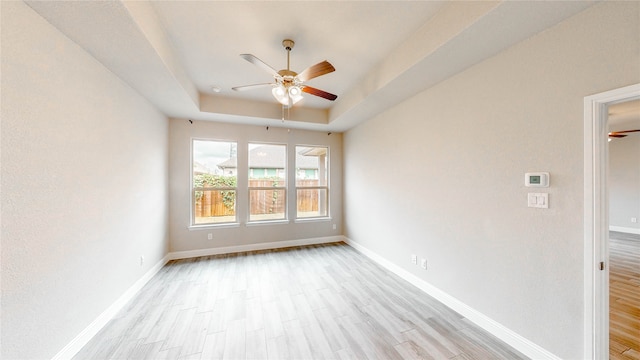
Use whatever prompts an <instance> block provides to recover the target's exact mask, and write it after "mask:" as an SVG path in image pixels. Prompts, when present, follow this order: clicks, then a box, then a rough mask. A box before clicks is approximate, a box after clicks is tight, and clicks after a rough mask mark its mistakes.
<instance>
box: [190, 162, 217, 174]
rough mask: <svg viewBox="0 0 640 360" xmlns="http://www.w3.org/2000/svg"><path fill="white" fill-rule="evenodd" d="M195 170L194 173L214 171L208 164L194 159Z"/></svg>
mask: <svg viewBox="0 0 640 360" xmlns="http://www.w3.org/2000/svg"><path fill="white" fill-rule="evenodd" d="M193 172H194V174H211V173H213V171H211V169H209V168H208V167H207V166H205V165H203V164H201V163H199V162H197V161H194V162H193Z"/></svg>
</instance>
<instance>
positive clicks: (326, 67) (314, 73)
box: [297, 60, 336, 82]
mask: <svg viewBox="0 0 640 360" xmlns="http://www.w3.org/2000/svg"><path fill="white" fill-rule="evenodd" d="M334 71H336V68H334V67H333V65H331V64H330V63H329V62H328V61H326V60H325V61H323V62H319V63H317V64H315V65H313V66H309V67H308V68H306V69H304V70H303V71H302V72H301V73H300V74H298V76H297V78H298V80H300V81H302V82H304V81H308V80H311V79H313V78H316V77H318V76H322V75H324V74H328V73H330V72H334Z"/></svg>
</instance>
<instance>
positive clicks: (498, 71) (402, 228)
mask: <svg viewBox="0 0 640 360" xmlns="http://www.w3.org/2000/svg"><path fill="white" fill-rule="evenodd" d="M639 17H640V3H638V2H608V3H602V4H598V5H596V6H594V7H592V8H590V9H588V10H586V11H584V12H582V13H580V14H578V15H576V16H574V17H572V18H570V19H568V20H566V21H564V22H563V23H560V24H559V25H557V26H555V27H553V28H551V29H548V30H546V31H544V32H542V33H540V34H538V35H536V36H534V37H532V38H530V39H528V40H526V41H524V42H522V43H520V44H517V45H515V46H513V47H512V48H510V49H508V50H506V51H504V52H502V53H500V54H498V55H496V56H495V57H493V58H490V59H488V60H486V61H484V62H482V63H480V64H477V65H475V66H474V67H472V68H470V69H468V70H466V71H464V72H462V73H460V74H458V75H456V76H454V77H452V78H450V79H448V80H446V81H444V82H442V83H440V84H438V85H437V86H435V87H433V88H431V89H429V90H427V91H424V92H422V93H420V94H417V95H416V96H415V97H413V98H410V99H408V100H406V101H405V102H403V103H401V104H399V105H397V106H395V107H394V108H392V109H390V110H389V111H386V112H385V113H382V114H379V115H378V116H376V117H375V118H372V119H370V120H369V121H368V122H366V123H364V124H362V125H360V126H359V127H357V128H355V129H352V130H350V131H348V132H347V133H345V135H344V162H345V164H344V194H345V195H344V211H345V217H344V221H345V235H346V236H347V237H348V238H349V239H351V240H353V241H355V242H356V243H358V244H360V245H363V246H364V247H366V248H368V249H370V250H372V251H374V252H376V253H377V254H379V255H381V256H383V257H384V258H386V259H387V260H389V261H391V262H393V263H395V264H397V265H398V266H400V267H402V268H404V269H406V270H407V271H410V272H412V273H414V274H415V275H417V276H419V277H420V278H422V279H424V280H425V281H427V282H429V283H431V284H432V285H434V286H435V287H437V288H439V289H441V290H443V291H444V292H446V293H448V294H449V295H451V296H453V297H455V298H457V299H458V300H460V301H462V302H463V303H465V304H467V305H469V306H470V307H472V308H474V309H475V310H477V311H479V312H481V313H483V314H485V315H487V316H489V317H490V318H492V319H494V320H495V321H497V322H499V323H501V324H502V325H504V326H506V327H507V328H509V329H511V330H512V331H514V332H516V333H518V334H520V335H521V336H523V337H524V338H526V339H528V340H530V341H532V342H533V343H535V344H537V345H539V346H541V347H543V348H544V349H546V350H547V351H549V352H551V353H553V354H556V355H557V356H559V357H560V358H564V359H582V351H583V347H582V343H583V296H584V294H583V279H584V277H583V269H584V266H583V233H582V231H583V219H582V214H583V180H582V179H583V153H582V152H583V98H584V97H585V96H588V95H591V94H594V93H599V92H602V91H606V90H610V89H613V88H617V87H622V86H626V85H630V84H633V83H637V82H639V81H640V65H639V64H640V37H638V29H639V28H640V18H639ZM380 169H389V171H380ZM531 171H548V172H549V173H550V174H551V186H550V187H549V188H548V189H542V190H540V189H537V190H535V191H532V190H531V189H529V188H525V187H524V174H525V172H531ZM529 191H532V192H538V191H544V192H548V193H549V194H550V195H549V196H550V208H549V209H534V208H528V207H527V206H526V204H527V192H529ZM412 253H414V254H418V256H420V257H426V258H427V259H428V264H429V270H428V271H424V270H421V269H419V267H417V266H414V265H411V263H410V254H412Z"/></svg>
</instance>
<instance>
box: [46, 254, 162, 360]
mask: <svg viewBox="0 0 640 360" xmlns="http://www.w3.org/2000/svg"><path fill="white" fill-rule="evenodd" d="M168 261H169V258H168V256H166V255H165V257H164V258H162V259H161V260H160V261H158V262H157V263H156V264H155V265H154V266H153V267H152V268H151V269H149V271H147V272H146V273H145V274H144V275H143V276H142V277H141V278H140V279H138V281H136V282H135V283H134V284H133V285H132V286H131V287H130V288H129V289H127V291H125V292H124V294H122V295H121V296H120V297H119V298H118V299H117V300H116V301H115V302H114V303H113V304H111V305H110V306H109V307H108V308H107V309H106V310H105V311H103V312H102V314H100V315H99V316H98V317H97V318H96V319H95V320H93V322H92V323H91V324H89V326H87V327H86V328H85V329H84V330H82V332H80V334H78V335H77V336H76V337H75V338H74V339H73V340H71V342H70V343H68V344H67V346H65V347H64V348H62V350H60V351H59V352H58V353H57V354H56V355H55V356H54V357H53V358H52V359H53V360H66V359H71V358H73V357H74V356H75V355H76V354H77V353H78V351H80V349H82V348H83V347H84V346H85V345H86V344H87V343H89V340H91V339H92V338H93V337H94V336H95V335H96V334H97V333H98V332H99V331H100V330H102V328H103V327H104V326H105V325H107V323H108V322H109V321H110V320H111V319H113V317H114V316H116V314H117V313H118V312H119V311H120V310H121V309H122V308H123V307H124V306H125V305H126V304H127V303H128V302H129V301H130V300H131V299H133V297H134V296H136V294H137V293H138V291H140V289H142V288H143V287H144V286H145V285H146V284H147V282H149V280H151V278H153V276H154V275H155V274H157V273H158V271H160V269H162V267H163V266H164V265H165V264H166V263H167V262H168Z"/></svg>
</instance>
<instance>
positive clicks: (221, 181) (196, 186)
mask: <svg viewBox="0 0 640 360" xmlns="http://www.w3.org/2000/svg"><path fill="white" fill-rule="evenodd" d="M192 158H193V163H192V169H193V176H192V178H193V184H192V187H193V200H192V201H193V214H194V215H193V216H194V220H193V223H194V224H211V223H214V224H215V223H225V222H235V221H236V214H235V208H236V187H237V173H238V171H237V165H236V164H237V143H235V142H231V141H211V140H194V141H193V154H192ZM216 188H219V189H220V190H216Z"/></svg>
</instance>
